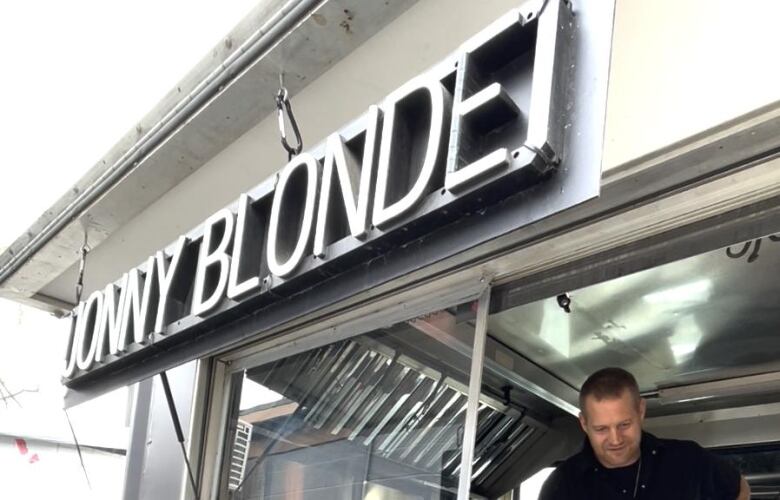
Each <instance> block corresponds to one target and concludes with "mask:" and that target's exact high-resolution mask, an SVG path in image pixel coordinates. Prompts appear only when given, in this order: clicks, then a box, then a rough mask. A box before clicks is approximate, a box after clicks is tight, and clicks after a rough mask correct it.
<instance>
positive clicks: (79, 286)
mask: <svg viewBox="0 0 780 500" xmlns="http://www.w3.org/2000/svg"><path fill="white" fill-rule="evenodd" d="M88 238H89V233H88V232H87V229H86V228H84V243H83V244H82V245H81V250H80V253H81V260H80V261H79V275H78V279H77V280H76V304H77V305H78V303H79V302H81V292H82V291H83V290H84V269H85V268H86V265H87V254H88V253H89V239H88Z"/></svg>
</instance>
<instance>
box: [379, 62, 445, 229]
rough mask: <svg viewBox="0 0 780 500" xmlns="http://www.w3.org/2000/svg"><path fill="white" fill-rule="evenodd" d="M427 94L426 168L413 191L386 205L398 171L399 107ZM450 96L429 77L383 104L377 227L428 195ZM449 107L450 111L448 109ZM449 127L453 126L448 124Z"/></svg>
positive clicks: (419, 176)
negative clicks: (393, 172)
mask: <svg viewBox="0 0 780 500" xmlns="http://www.w3.org/2000/svg"><path fill="white" fill-rule="evenodd" d="M418 91H424V92H427V94H428V95H429V97H430V100H431V116H430V119H431V120H430V131H429V133H428V144H427V147H426V150H425V157H424V159H423V164H422V168H421V169H420V173H419V175H418V176H417V180H416V181H415V182H414V185H413V186H412V188H411V189H410V190H409V191H408V192H407V193H406V194H405V195H404V196H403V197H402V198H401V199H399V200H398V201H396V202H395V203H393V204H391V205H390V206H385V203H386V202H387V201H386V199H387V195H388V192H387V191H388V187H389V178H390V170H391V168H393V167H396V168H398V167H397V166H396V165H394V164H393V163H392V157H391V156H392V155H391V153H392V152H393V149H394V148H393V135H394V133H393V132H394V129H395V128H396V127H395V120H396V115H397V113H398V104H399V103H400V102H401V101H403V100H404V99H406V98H407V97H409V96H410V95H411V94H413V93H415V92H418ZM448 98H449V93H448V92H447V91H446V89H445V88H444V86H443V85H442V84H441V82H439V81H438V80H435V79H432V78H431V77H430V76H428V75H425V76H421V77H417V78H415V79H413V80H411V81H410V82H409V83H407V84H406V85H404V86H402V87H401V88H399V89H398V90H396V91H395V92H393V93H392V94H390V95H389V96H387V98H386V99H385V101H384V103H383V104H382V110H383V111H384V123H383V125H382V142H381V145H380V148H379V165H378V171H377V179H376V186H377V187H376V196H375V199H374V215H373V221H374V225H375V226H377V227H380V228H381V227H382V226H385V225H387V224H388V223H389V222H391V221H392V220H394V219H396V218H398V217H400V216H401V215H403V214H404V213H406V212H407V211H409V210H410V209H411V208H412V207H414V205H415V204H416V203H417V202H418V201H420V199H421V198H422V197H423V196H424V195H425V194H426V189H427V188H428V184H429V182H430V180H431V177H432V176H433V170H434V167H435V166H436V163H437V161H438V159H439V149H440V148H441V145H442V135H443V132H444V125H445V119H446V115H447V114H448V111H449V108H448V107H447V105H448V104H449V102H448V101H449V99H448ZM445 108H446V109H445ZM447 125H449V123H447Z"/></svg>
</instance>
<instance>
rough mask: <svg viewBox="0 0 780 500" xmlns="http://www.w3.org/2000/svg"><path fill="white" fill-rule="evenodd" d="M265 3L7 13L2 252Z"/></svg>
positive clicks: (58, 6) (80, 6)
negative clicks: (217, 45)
mask: <svg viewBox="0 0 780 500" xmlns="http://www.w3.org/2000/svg"><path fill="white" fill-rule="evenodd" d="M258 3H259V0H227V1H222V2H218V1H215V0H187V1H184V0H164V1H152V0H135V1H134V2H117V1H97V0H72V1H69V2H58V1H52V0H42V1H28V2H2V4H0V50H2V59H0V60H2V65H3V69H2V78H0V148H2V155H1V156H0V162H1V163H0V171H1V172H2V173H3V177H2V181H1V182H0V213H1V214H3V215H2V219H0V220H2V224H1V225H0V249H3V248H5V247H7V246H9V245H10V244H11V243H12V242H13V241H14V240H15V239H16V238H17V237H18V236H20V235H21V234H22V233H23V232H24V231H25V230H26V229H27V228H28V227H29V226H30V225H31V224H32V223H33V222H34V221H35V220H36V219H37V218H38V216H40V215H41V214H42V213H43V211H44V210H46V209H47V208H49V207H50V206H51V205H52V204H53V203H54V201H56V200H57V199H58V198H59V197H60V196H61V195H62V194H63V193H64V192H65V191H66V190H67V189H68V188H69V187H70V186H72V185H73V184H75V182H76V181H77V180H78V179H79V178H80V177H81V175H83V174H84V173H85V172H86V171H87V170H88V169H89V168H91V167H92V166H93V165H94V164H96V163H97V162H98V160H99V159H100V158H101V157H102V156H103V155H104V154H105V153H106V152H108V151H109V150H110V149H111V147H112V146H113V145H114V144H115V143H116V142H118V140H119V139H120V138H121V137H122V136H123V135H124V134H125V133H126V132H127V131H129V130H131V129H132V128H133V126H134V124H135V122H136V121H138V120H139V119H141V118H142V117H143V116H144V115H146V113H147V112H148V111H150V110H151V109H152V108H153V107H154V106H155V105H156V104H157V103H158V102H159V101H160V100H161V99H162V97H163V96H164V95H165V94H166V92H167V91H168V90H169V89H171V88H173V87H174V86H175V85H176V83H177V82H178V81H179V80H180V79H181V78H182V77H183V76H184V75H185V74H186V73H187V72H188V71H189V70H190V69H191V68H193V67H194V66H195V65H196V64H197V63H198V62H199V61H200V60H201V58H202V57H203V56H205V55H206V54H207V53H208V52H209V50H210V49H211V48H212V47H213V46H215V45H216V44H217V42H219V40H220V39H221V38H222V37H223V36H225V35H227V34H228V33H229V32H230V30H231V29H232V28H233V27H234V26H235V25H236V24H237V23H238V22H239V21H240V20H241V19H242V18H243V17H245V16H246V15H247V14H248V13H249V12H250V11H251V9H252V8H253V7H254V6H255V5H256V4H258Z"/></svg>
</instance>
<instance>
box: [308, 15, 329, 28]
mask: <svg viewBox="0 0 780 500" xmlns="http://www.w3.org/2000/svg"><path fill="white" fill-rule="evenodd" d="M311 18H312V19H314V22H315V23H317V24H319V25H320V26H325V25H326V24H328V20H327V19H326V18H325V16H323V15H322V14H312V15H311Z"/></svg>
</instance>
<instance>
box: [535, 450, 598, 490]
mask: <svg viewBox="0 0 780 500" xmlns="http://www.w3.org/2000/svg"><path fill="white" fill-rule="evenodd" d="M587 466H588V463H587V455H586V454H585V453H584V451H583V450H580V451H579V452H577V453H575V454H574V455H571V456H570V457H569V458H567V459H565V460H564V461H562V462H560V463H559V464H558V465H557V466H556V467H555V469H554V470H553V471H552V473H550V475H549V476H548V477H547V479H546V480H545V482H544V485H543V487H542V495H541V496H540V497H539V498H540V499H541V500H553V499H554V500H557V499H564V498H569V496H568V485H569V484H572V482H575V481H574V480H575V479H576V476H577V474H578V473H579V472H582V471H583V470H584V469H585V468H587Z"/></svg>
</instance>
